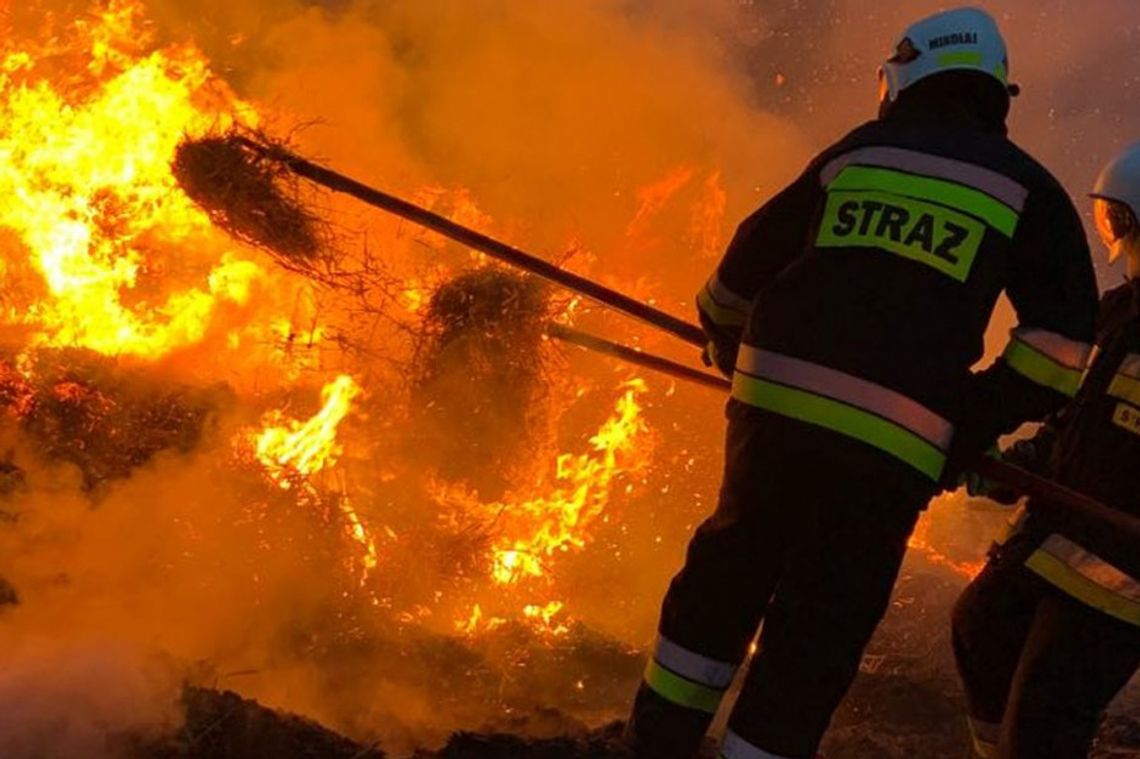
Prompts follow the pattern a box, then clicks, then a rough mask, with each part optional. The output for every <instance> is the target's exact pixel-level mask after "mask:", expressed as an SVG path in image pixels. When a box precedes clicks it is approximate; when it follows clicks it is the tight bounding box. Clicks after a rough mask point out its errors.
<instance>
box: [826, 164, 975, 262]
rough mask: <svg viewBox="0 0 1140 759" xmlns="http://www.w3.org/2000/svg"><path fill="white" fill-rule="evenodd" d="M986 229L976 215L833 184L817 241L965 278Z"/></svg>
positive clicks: (845, 170)
mask: <svg viewBox="0 0 1140 759" xmlns="http://www.w3.org/2000/svg"><path fill="white" fill-rule="evenodd" d="M852 170H853V169H850V168H849V169H844V171H843V174H846V173H847V172H848V171H852ZM843 174H840V177H842V176H843ZM985 234H986V228H985V225H984V224H982V223H981V222H980V221H978V220H977V219H974V218H972V217H970V216H966V215H965V214H961V213H957V212H955V211H952V210H950V209H949V208H945V207H943V206H940V205H935V204H933V203H925V202H923V201H920V200H912V199H910V198H904V197H900V196H898V195H890V194H887V193H884V192H856V191H843V190H832V191H830V192H829V193H828V195H827V206H826V207H825V209H824V213H823V221H822V223H821V224H820V228H819V237H818V238H817V239H816V245H817V246H818V247H820V248H845V247H850V246H857V247H868V248H879V249H881V250H885V251H887V252H889V253H894V254H896V255H899V256H902V257H903V258H907V259H910V260H911V261H917V262H918V263H921V264H926V265H927V266H930V267H932V268H934V269H937V270H938V271H940V272H942V273H943V274H947V275H949V276H951V277H953V278H954V279H956V280H958V281H959V282H965V281H966V279H967V278H968V277H969V276H970V270H971V269H972V268H973V266H974V259H975V258H977V256H978V249H979V248H980V247H981V245H982V239H983V238H984V237H985Z"/></svg>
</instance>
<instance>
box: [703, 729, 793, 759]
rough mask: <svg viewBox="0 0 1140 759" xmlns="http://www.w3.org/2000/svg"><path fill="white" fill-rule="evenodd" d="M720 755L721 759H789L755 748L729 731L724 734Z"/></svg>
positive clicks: (789, 758) (788, 758)
mask: <svg viewBox="0 0 1140 759" xmlns="http://www.w3.org/2000/svg"><path fill="white" fill-rule="evenodd" d="M720 755H721V757H722V759H791V757H787V756H780V755H779V754H773V753H772V752H770V751H765V750H764V749H762V748H757V747H756V746H753V745H752V744H751V743H749V742H748V741H746V740H744V739H743V738H741V737H740V736H739V735H737V734H736V733H734V732H732V731H731V730H729V731H728V732H727V733H725V734H724V742H723V743H722V744H721V747H720Z"/></svg>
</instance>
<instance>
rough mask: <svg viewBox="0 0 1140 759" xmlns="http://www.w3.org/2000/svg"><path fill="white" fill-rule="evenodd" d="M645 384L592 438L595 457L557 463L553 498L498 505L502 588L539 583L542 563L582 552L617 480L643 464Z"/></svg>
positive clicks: (496, 568)
mask: <svg viewBox="0 0 1140 759" xmlns="http://www.w3.org/2000/svg"><path fill="white" fill-rule="evenodd" d="M645 389H646V388H645V382H644V381H643V380H640V379H638V380H633V381H631V382H629V383H627V385H626V388H625V392H624V393H623V394H622V396H621V397H620V398H619V399H618V401H617V406H616V408H615V410H614V415H613V416H612V417H610V418H609V419H608V420H607V421H606V422H605V424H603V425H602V427H601V429H599V430H598V432H597V434H596V435H594V436H593V437H592V438H590V445H591V447H592V448H593V451H591V452H590V453H585V454H581V455H577V456H575V455H572V454H563V455H561V456H559V457H558V463H557V470H556V473H555V479H556V481H557V482H558V483H559V487H558V488H556V489H555V490H554V491H553V492H551V493H549V494H546V495H541V496H538V497H537V498H532V499H529V500H525V501H522V502H519V503H512V504H495V505H492V506H490V507H489V508H490V510H491V511H492V512H493V513H502V514H504V515H505V518H504V519H503V520H502V521H503V522H504V523H505V526H504V528H503V532H502V535H503V537H502V538H501V539H500V541H498V543H497V544H496V545H495V547H494V549H493V552H494V554H493V555H494V562H493V565H492V570H491V575H492V577H493V578H494V579H495V581H496V582H499V583H501V584H511V583H515V582H517V581H518V580H520V579H521V578H523V577H541V576H542V575H543V574H544V572H543V560H544V558H547V557H550V556H553V555H555V554H556V553H559V552H563V551H569V550H572V549H581V548H583V547H584V546H585V545H586V540H587V534H588V529H589V527H590V525H591V523H592V522H594V520H596V519H597V518H598V517H599V516H600V515H601V514H602V512H604V511H605V508H606V506H607V504H608V503H609V500H610V495H611V491H612V485H613V482H614V479H615V478H617V477H618V476H619V475H621V474H624V473H626V472H628V471H631V470H634V469H637V468H638V467H640V466H641V465H642V464H644V462H645V455H646V454H645V451H644V450H639V448H638V444H639V442H640V438H641V437H642V436H643V433H645V431H646V426H645V420H644V419H643V418H642V416H641V411H642V409H641V404H640V403H639V401H638V399H639V396H640V395H641V394H642V393H643V392H645Z"/></svg>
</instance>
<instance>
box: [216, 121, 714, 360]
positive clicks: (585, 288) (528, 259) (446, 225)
mask: <svg viewBox="0 0 1140 759" xmlns="http://www.w3.org/2000/svg"><path fill="white" fill-rule="evenodd" d="M238 139H239V140H240V141H241V143H242V144H243V145H244V146H245V147H247V148H249V149H250V150H252V151H255V152H257V153H258V154H260V155H262V156H265V157H266V158H269V159H271V160H274V161H278V162H280V163H281V164H282V165H284V166H286V167H288V168H289V170H290V171H292V172H293V173H294V174H296V175H297V176H300V177H304V178H305V179H308V180H309V181H311V182H314V183H316V184H318V185H321V186H322V187H326V188H328V189H330V190H332V191H334V192H341V193H344V194H346V195H351V196H352V197H354V198H356V199H357V200H360V201H362V202H364V203H367V204H368V205H370V206H374V207H375V208H379V209H382V210H384V211H387V212H389V213H392V214H395V215H396V216H399V217H401V218H404V219H407V220H408V221H411V222H413V223H415V224H419V225H420V226H422V227H425V228H427V229H430V230H432V231H433V232H437V233H439V234H441V235H443V236H444V237H448V238H450V239H452V240H455V241H456V242H458V243H460V244H462V245H466V246H467V247H469V248H472V249H474V250H478V251H480V252H481V253H485V254H487V255H488V256H491V257H492V258H495V259H497V260H499V261H502V262H503V263H506V264H510V265H511V266H515V267H517V268H519V269H523V270H524V271H528V272H530V273H532V274H535V275H537V276H539V277H542V278H543V279H546V280H549V281H551V282H554V283H555V284H557V285H560V286H562V287H565V288H566V289H568V290H573V291H574V292H576V293H579V294H581V295H584V296H586V297H587V298H590V299H591V300H594V301H596V302H598V303H601V304H602V305H604V306H608V307H610V308H613V309H615V310H617V311H621V312H622V313H624V314H627V315H629V316H632V317H634V318H636V319H640V320H642V321H644V322H646V323H648V324H651V325H653V326H654V327H657V328H658V329H662V330H664V331H665V332H668V333H669V334H671V335H673V336H675V337H679V338H680V339H682V340H684V341H685V342H687V343H690V344H692V345H696V346H700V347H703V346H704V345H705V344H706V342H707V340H706V338H705V335H704V332H703V330H701V328H700V327H698V326H697V325H696V324H692V323H690V322H687V321H685V320H684V319H679V318H677V317H676V316H673V315H672V314H667V313H665V312H664V311H661V310H660V309H657V308H654V307H653V306H650V305H648V304H646V303H642V302H641V301H639V300H635V299H633V298H631V297H629V296H628V295H625V294H624V293H620V292H618V291H617V290H613V289H611V288H609V287H606V286H605V285H602V284H599V283H597V282H594V281H593V280H590V279H586V278H585V277H582V276H580V275H578V274H574V273H572V272H568V271H566V270H565V269H561V268H559V267H557V266H555V265H554V264H552V263H550V262H549V261H545V260H543V259H541V258H538V257H537V256H533V255H531V254H530V253H527V252H525V251H522V250H520V249H518V248H515V247H512V246H510V245H507V244H506V243H504V242H500V241H499V240H496V239H494V238H492V237H488V236H487V235H485V234H483V233H481V232H476V231H475V230H473V229H470V228H468V227H465V226H463V225H462V224H456V223H455V222H454V221H452V220H451V219H448V218H445V217H443V216H440V215H439V214H437V213H434V212H432V211H429V210H428V209H426V208H423V207H421V206H417V205H415V204H414V203H409V202H408V201H406V200H403V199H401V198H398V197H396V196H394V195H389V194H388V193H386V192H381V191H380V190H377V189H375V188H374V187H369V186H368V185H366V184H363V183H362V182H358V181H357V180H355V179H352V178H351V177H348V176H345V175H344V174H340V173H338V172H336V171H333V170H332V169H329V168H326V167H324V166H321V165H319V164H316V163H313V162H312V161H309V160H307V159H305V158H302V157H301V156H299V155H296V154H294V153H291V152H289V151H287V150H283V149H281V148H276V147H272V146H268V145H263V144H261V143H259V142H257V141H256V140H252V139H249V138H247V137H239V138H238Z"/></svg>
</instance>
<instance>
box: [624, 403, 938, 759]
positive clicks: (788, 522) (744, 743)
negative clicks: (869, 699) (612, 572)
mask: <svg viewBox="0 0 1140 759" xmlns="http://www.w3.org/2000/svg"><path fill="white" fill-rule="evenodd" d="M728 416H729V428H728V442H727V448H726V454H727V455H726V466H725V477H724V484H723V487H722V489H721V493H720V499H719V502H718V506H717V509H716V511H715V513H714V514H713V515H712V516H711V517H710V518H709V519H707V520H706V521H705V522H704V523H703V524H702V525H701V526H700V528H699V529H698V530H697V532H696V534H695V535H694V537H693V539H692V542H691V543H690V544H689V548H688V553H687V558H686V562H685V566H684V568H683V569H682V570H681V571H680V573H679V574H678V575H677V576H676V577H675V578H674V579H673V582H672V584H671V586H670V587H669V591H668V593H667V595H666V598H665V601H664V604H663V609H662V615H661V622H660V625H659V638H658V641H657V644H656V646H655V651H654V655H653V657H652V658H651V660H650V663H649V667H648V669H647V670H646V677H645V680H644V682H643V683H642V686H641V688H640V690H639V691H638V695H637V698H636V701H635V704H634V710H633V715H632V718H631V721H630V727H629V737H630V742H631V744H632V745H633V747H634V750H635V753H636V755H637V756H639V757H652V759H690V757H692V756H693V755H694V754H695V752H696V751H697V749H698V748H699V745H700V743H701V741H702V739H703V737H704V734H705V732H706V730H707V729H708V727H709V725H710V724H711V721H712V718H713V716H714V714H715V712H716V711H717V709H718V707H719V704H720V700H721V698H722V697H723V695H724V693H725V691H726V690H727V689H728V686H729V685H730V683H731V682H732V680H733V678H734V676H735V672H736V670H737V668H738V667H739V666H740V665H741V664H742V663H743V662H744V660H745V658H746V654H747V652H748V650H749V647H750V644H751V643H752V641H753V639H754V638H755V636H756V632H757V628H758V627H759V628H760V637H759V641H758V649H757V653H756V654H755V656H754V657H753V658H752V661H751V664H750V666H749V669H748V673H747V676H746V678H745V680H744V682H743V685H742V690H741V693H740V696H739V698H738V700H737V702H736V705H735V708H734V709H733V711H732V714H731V716H730V718H729V732H728V734H727V735H726V736H725V740H724V743H723V745H722V755H723V756H724V757H726V759H783V758H785V757H786V758H787V759H804V758H806V757H813V756H814V755H815V752H816V749H817V747H818V745H819V742H820V740H821V738H822V736H823V733H824V731H825V730H826V728H827V725H828V722H829V721H830V718H831V714H832V712H833V711H834V709H835V707H836V706H837V705H838V703H839V701H840V700H841V698H842V697H843V695H844V693H846V691H847V689H848V687H849V686H850V684H851V682H852V680H853V679H854V677H855V674H856V672H857V670H858V666H859V663H860V660H861V657H862V652H863V649H864V647H865V646H866V644H867V642H868V640H869V639H870V637H871V634H872V632H873V631H874V629H875V627H876V626H877V625H878V623H879V620H880V619H881V618H882V616H883V614H884V613H885V611H886V609H887V606H888V603H889V599H890V595H891V590H892V587H893V585H894V582H895V579H896V577H897V575H898V571H899V566H900V564H901V562H902V558H903V555H904V553H905V552H906V546H907V540H908V538H909V537H910V534H911V532H912V531H913V529H914V524H915V521H916V519H917V517H918V514H919V512H920V510H921V508H922V506H923V505H924V504H925V503H926V501H927V500H929V498H930V496H931V495H932V492H933V486H932V485H931V483H930V482H929V481H924V480H923V479H922V478H921V476H920V475H917V473H913V472H911V471H910V470H909V468H907V467H905V466H903V465H901V464H899V463H898V462H896V461H895V460H894V459H891V458H889V457H887V456H885V455H883V454H881V453H880V452H879V451H877V450H875V449H873V448H870V447H868V446H864V445H863V444H862V443H858V442H856V441H853V440H850V439H848V438H845V437H840V436H837V435H835V434H833V433H831V432H828V431H826V430H823V429H820V428H817V427H812V426H809V425H805V424H802V423H800V422H797V421H794V420H791V419H787V418H785V417H781V416H777V415H773V414H770V413H767V412H764V411H761V410H759V409H755V408H752V407H750V406H745V405H744V404H741V403H739V402H737V401H731V402H730V403H729V411H728ZM761 622H762V623H763V625H762V627H761Z"/></svg>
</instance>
